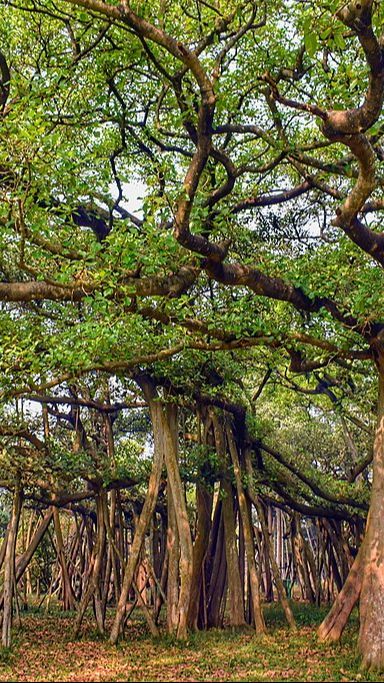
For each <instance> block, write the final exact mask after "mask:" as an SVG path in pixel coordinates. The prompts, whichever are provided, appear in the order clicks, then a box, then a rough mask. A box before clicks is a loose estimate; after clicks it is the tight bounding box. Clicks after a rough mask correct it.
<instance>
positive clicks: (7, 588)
mask: <svg viewBox="0 0 384 683" xmlns="http://www.w3.org/2000/svg"><path fill="white" fill-rule="evenodd" d="M22 499H23V494H22V490H21V486H20V481H19V480H18V481H17V482H16V487H15V492H14V494H13V504H12V512H11V520H10V525H9V530H8V538H7V547H6V551H5V558H4V588H3V596H4V598H3V605H4V607H3V625H2V644H3V647H10V645H11V628H12V603H13V596H14V589H15V585H16V581H15V553H16V541H17V532H18V529H19V522H20V513H21V508H22Z"/></svg>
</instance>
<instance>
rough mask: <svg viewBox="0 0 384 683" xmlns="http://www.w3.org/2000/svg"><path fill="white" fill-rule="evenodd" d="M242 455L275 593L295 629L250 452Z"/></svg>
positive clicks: (289, 622)
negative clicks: (255, 483)
mask: <svg viewBox="0 0 384 683" xmlns="http://www.w3.org/2000/svg"><path fill="white" fill-rule="evenodd" d="M244 455H245V467H246V472H247V476H248V494H249V497H250V499H251V501H252V503H253V504H254V505H255V507H256V511H257V516H258V518H259V522H260V525H261V530H262V533H263V537H264V544H265V554H266V556H267V557H268V558H269V560H270V562H271V567H272V573H273V578H274V579H275V584H276V589H277V593H278V596H279V600H280V603H281V606H282V608H283V610H284V614H285V618H286V620H287V622H288V624H289V627H290V628H291V629H292V631H296V628H297V627H296V622H295V617H294V616H293V612H292V610H291V606H290V604H289V602H288V599H287V594H286V592H285V588H284V584H283V582H282V579H281V574H280V570H279V567H278V564H277V562H276V559H275V555H274V552H273V548H272V544H271V541H270V536H269V529H268V523H267V520H266V519H265V515H264V509H263V505H262V503H261V501H260V499H259V497H258V496H257V494H256V493H255V491H254V488H253V469H252V461H251V456H250V453H249V451H248V450H247V449H246V450H245V454H244Z"/></svg>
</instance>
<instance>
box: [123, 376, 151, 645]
mask: <svg viewBox="0 0 384 683" xmlns="http://www.w3.org/2000/svg"><path fill="white" fill-rule="evenodd" d="M138 384H139V385H140V386H141V388H142V390H143V392H144V395H145V398H146V400H147V402H148V405H149V410H150V413H151V420H152V426H153V436H154V454H153V464H152V470H151V474H150V477H149V483H148V491H147V495H146V498H145V502H144V505H143V508H142V511H141V514H140V517H139V520H138V522H137V525H136V529H135V535H134V537H133V543H132V546H131V551H130V555H129V558H128V562H127V564H126V566H125V571H124V577H123V581H122V585H121V593H120V598H119V602H118V604H117V609H116V616H115V620H114V622H113V626H112V630H111V636H110V640H111V643H114V644H115V643H117V640H118V638H119V633H120V629H121V626H122V624H123V621H124V618H125V609H126V604H127V599H128V593H129V590H130V588H131V585H132V581H133V577H134V574H135V569H136V565H137V561H138V559H139V557H140V552H141V548H142V545H143V542H144V538H145V533H146V531H147V528H148V526H149V522H150V520H151V517H152V515H153V512H154V510H155V505H156V500H157V495H158V490H159V484H160V478H161V471H162V467H163V460H164V449H165V445H164V435H163V407H162V405H161V404H160V402H159V401H157V400H155V399H156V397H157V396H156V390H155V388H154V387H153V385H152V383H151V382H150V380H149V379H147V378H146V377H144V376H143V377H140V379H139V380H138Z"/></svg>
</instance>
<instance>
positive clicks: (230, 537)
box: [212, 412, 246, 626]
mask: <svg viewBox="0 0 384 683" xmlns="http://www.w3.org/2000/svg"><path fill="white" fill-rule="evenodd" d="M212 422H213V429H214V433H215V442H216V450H217V454H218V456H219V461H220V462H221V467H222V472H223V479H222V482H221V487H222V490H223V494H224V495H223V520H224V540H225V555H226V559H227V585H228V594H229V605H228V607H229V609H228V620H229V625H230V626H244V625H245V623H246V622H245V613H244V594H243V587H242V585H241V577H240V566H239V555H238V550H237V542H236V520H235V511H234V505H233V489H232V484H231V482H230V481H229V480H228V473H227V453H226V443H225V435H224V431H223V428H222V426H221V424H220V422H219V419H218V417H217V416H216V415H215V414H214V413H213V412H212Z"/></svg>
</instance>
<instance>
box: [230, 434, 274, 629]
mask: <svg viewBox="0 0 384 683" xmlns="http://www.w3.org/2000/svg"><path fill="white" fill-rule="evenodd" d="M226 431H227V439H228V444H229V451H230V454H231V458H232V462H233V470H234V473H235V480H236V488H237V500H238V502H239V509H240V515H241V519H242V522H243V533H244V543H245V552H246V556H247V561H248V571H249V578H250V585H251V595H252V605H253V616H254V619H255V626H256V631H257V633H259V634H261V633H266V630H267V629H266V626H265V621H264V616H263V612H262V609H261V602H260V586H259V578H258V575H257V567H256V560H255V547H254V544H253V534H252V526H251V519H250V515H249V508H248V505H247V500H246V497H245V493H244V488H243V482H242V476H241V475H242V473H241V467H240V460H239V454H238V451H237V446H236V441H235V438H234V435H233V431H232V429H231V428H230V427H227V430H226Z"/></svg>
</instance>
